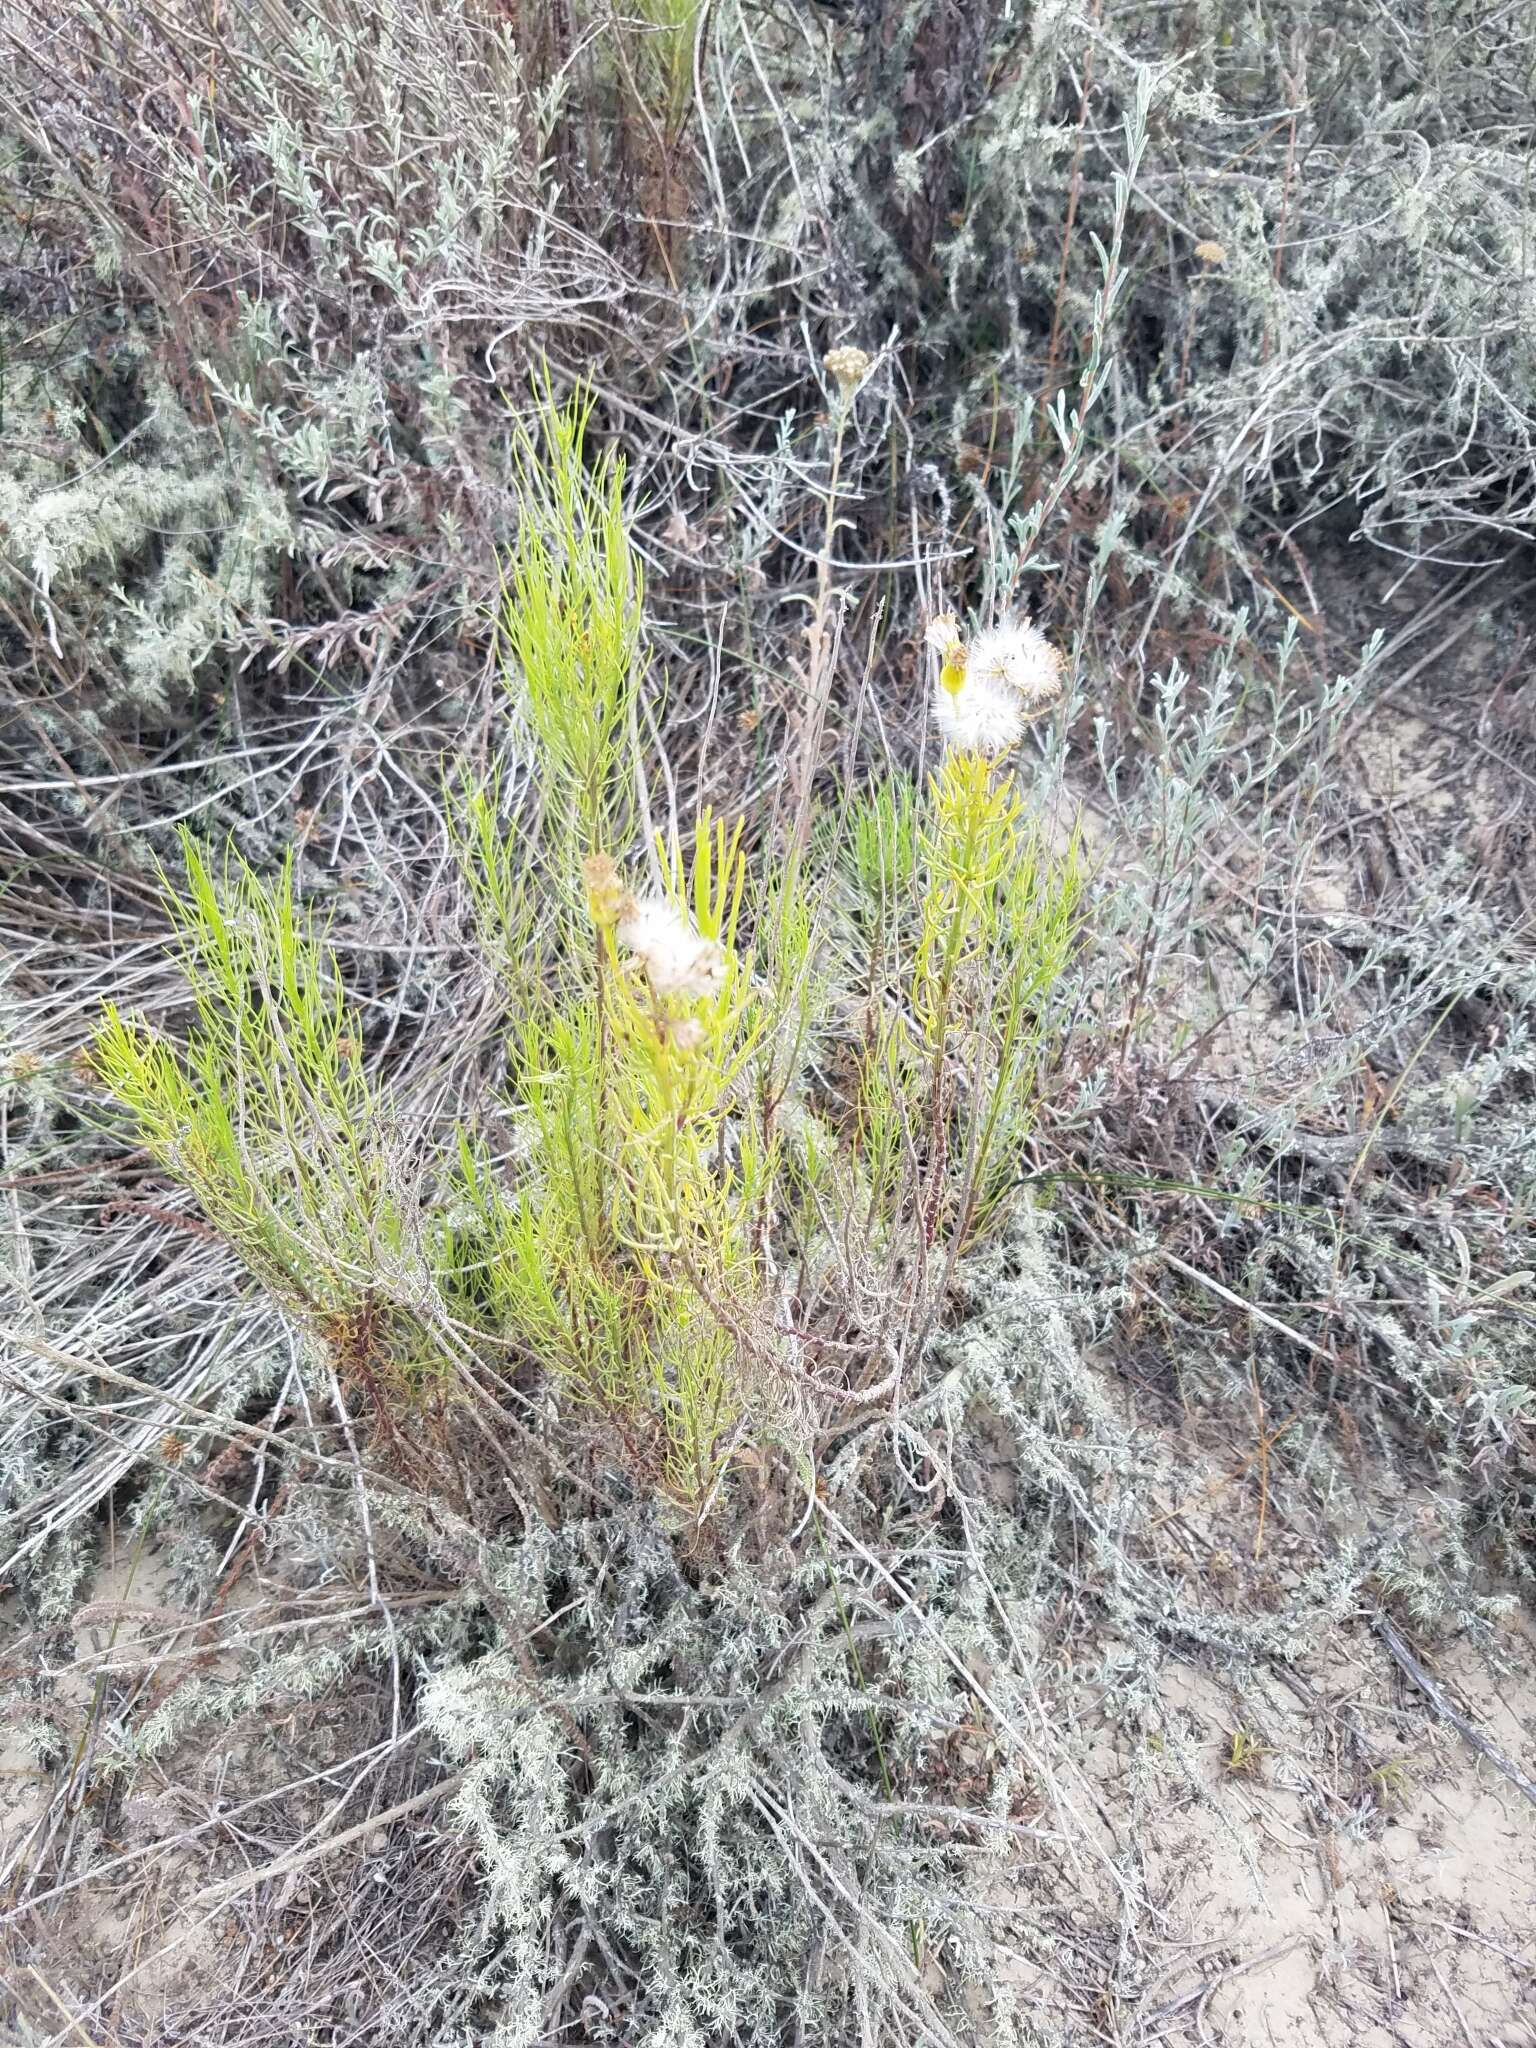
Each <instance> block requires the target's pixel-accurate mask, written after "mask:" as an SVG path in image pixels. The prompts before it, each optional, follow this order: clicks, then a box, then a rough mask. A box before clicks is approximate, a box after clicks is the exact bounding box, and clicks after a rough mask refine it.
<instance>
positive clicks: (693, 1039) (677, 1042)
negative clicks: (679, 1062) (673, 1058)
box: [667, 1017, 709, 1053]
mask: <svg viewBox="0 0 1536 2048" xmlns="http://www.w3.org/2000/svg"><path fill="white" fill-rule="evenodd" d="M708 1036H709V1034H708V1032H707V1031H706V1030H705V1029H704V1026H703V1025H702V1024H701V1023H700V1022H699V1020H698V1018H697V1017H674V1018H672V1019H671V1020H670V1022H669V1023H668V1025H667V1043H668V1045H670V1046H671V1047H672V1049H673V1051H674V1052H681V1053H694V1052H697V1051H698V1049H699V1047H700V1046H701V1045H702V1044H703V1043H704V1041H705V1039H706V1038H707V1037H708Z"/></svg>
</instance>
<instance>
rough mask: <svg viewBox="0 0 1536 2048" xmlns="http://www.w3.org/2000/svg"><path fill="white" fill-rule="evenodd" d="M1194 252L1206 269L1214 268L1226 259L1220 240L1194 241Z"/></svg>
mask: <svg viewBox="0 0 1536 2048" xmlns="http://www.w3.org/2000/svg"><path fill="white" fill-rule="evenodd" d="M1195 254H1196V256H1198V257H1199V259H1200V261H1201V262H1202V263H1203V264H1204V265H1205V266H1206V268H1207V269H1208V270H1214V269H1215V268H1216V267H1217V265H1218V264H1222V263H1225V262H1226V260H1227V252H1226V250H1225V249H1224V248H1223V247H1222V246H1221V244H1220V242H1196V244H1195Z"/></svg>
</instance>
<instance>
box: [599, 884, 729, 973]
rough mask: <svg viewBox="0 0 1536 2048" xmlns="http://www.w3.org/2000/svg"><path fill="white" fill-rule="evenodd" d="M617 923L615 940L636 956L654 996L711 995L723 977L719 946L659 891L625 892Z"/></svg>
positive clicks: (723, 956)
mask: <svg viewBox="0 0 1536 2048" xmlns="http://www.w3.org/2000/svg"><path fill="white" fill-rule="evenodd" d="M617 929H618V936H619V943H620V944H621V945H624V946H627V947H628V948H629V950H630V952H632V953H633V954H634V955H635V957H636V958H637V959H638V960H639V962H640V965H641V966H642V967H643V968H644V969H645V978H646V980H647V981H648V982H649V983H650V984H651V988H652V991H653V992H654V993H655V994H656V995H658V996H708V995H713V994H714V993H715V991H716V990H717V989H718V988H719V987H720V984H721V983H722V982H723V981H724V979H725V954H724V952H723V950H722V949H721V948H720V947H719V946H717V945H716V944H715V942H714V940H713V939H706V938H701V937H700V935H699V934H698V932H696V931H695V930H694V928H693V926H692V925H691V924H690V923H689V922H688V920H687V918H686V917H684V916H683V914H682V912H681V911H680V910H678V909H676V908H675V906H674V905H672V904H670V903H668V902H666V901H664V900H663V899H662V898H660V897H655V896H646V897H635V896H626V897H625V899H624V901H623V902H622V903H621V904H620V905H619V912H618V926H617Z"/></svg>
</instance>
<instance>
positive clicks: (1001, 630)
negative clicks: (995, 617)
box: [965, 619, 1061, 711]
mask: <svg viewBox="0 0 1536 2048" xmlns="http://www.w3.org/2000/svg"><path fill="white" fill-rule="evenodd" d="M965 673H966V681H967V685H969V684H970V683H971V682H973V681H974V682H988V683H996V684H1000V685H1001V686H1002V687H1003V688H1004V689H1008V690H1012V692H1013V694H1014V695H1015V696H1016V697H1017V698H1018V700H1019V703H1020V704H1021V705H1022V706H1023V707H1024V708H1025V709H1026V710H1027V711H1032V710H1034V709H1035V708H1036V707H1037V706H1039V705H1042V704H1049V703H1050V701H1051V699H1052V698H1053V697H1059V696H1060V695H1061V657H1060V656H1059V655H1058V654H1057V652H1056V650H1055V648H1054V647H1053V646H1052V645H1051V643H1050V641H1049V640H1047V639H1046V637H1045V635H1044V634H1043V633H1042V632H1041V631H1040V629H1039V628H1038V627H1037V626H1031V625H1029V624H1028V623H1027V622H1026V621H1025V620H1023V619H1005V620H1004V621H1003V623H1002V624H1001V625H1000V626H993V627H992V628H991V629H990V630H989V631H988V632H985V633H978V634H977V635H976V638H975V639H974V640H973V641H972V642H971V648H970V653H969V655H968V656H967V658H966V664H965Z"/></svg>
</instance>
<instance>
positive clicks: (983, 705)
mask: <svg viewBox="0 0 1536 2048" xmlns="http://www.w3.org/2000/svg"><path fill="white" fill-rule="evenodd" d="M933 721H934V724H935V725H937V727H938V728H939V732H940V734H941V735H942V737H943V740H944V744H945V745H946V746H947V747H950V748H952V749H953V750H954V751H955V752H956V753H960V754H1006V753H1007V751H1008V749H1009V748H1010V747H1012V746H1015V745H1017V743H1018V741H1019V739H1020V738H1021V736H1022V734H1023V731H1024V719H1023V715H1022V714H1021V712H1020V710H1019V700H1018V698H1017V697H1016V696H1015V695H1014V693H1013V691H1011V690H1009V689H1005V688H1004V686H1003V685H1002V684H1001V683H999V682H996V681H994V680H992V679H990V678H988V677H986V676H979V675H975V674H973V673H972V672H971V671H970V670H969V669H967V671H966V676H965V681H964V683H963V684H962V685H961V687H960V688H959V689H958V690H947V689H946V688H945V687H944V685H943V684H942V683H941V684H940V685H939V686H938V688H937V689H936V690H935V691H934V693H933Z"/></svg>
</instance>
